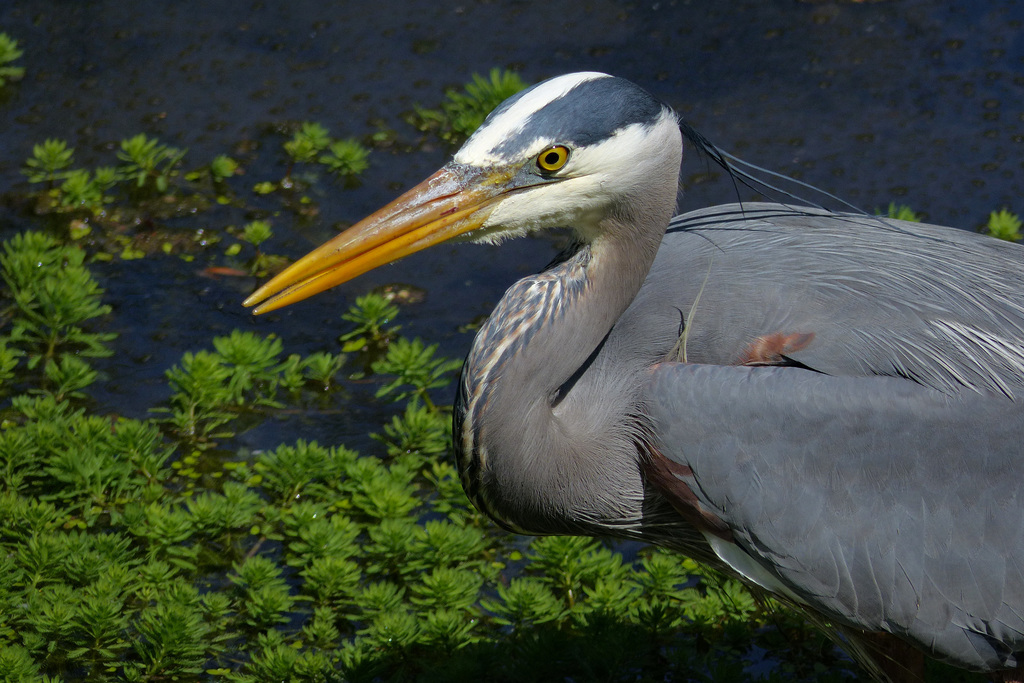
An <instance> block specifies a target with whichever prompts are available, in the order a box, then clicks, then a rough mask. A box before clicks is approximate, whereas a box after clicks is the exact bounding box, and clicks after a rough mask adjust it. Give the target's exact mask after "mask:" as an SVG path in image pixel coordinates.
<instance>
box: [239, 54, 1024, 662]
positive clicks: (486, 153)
mask: <svg viewBox="0 0 1024 683" xmlns="http://www.w3.org/2000/svg"><path fill="white" fill-rule="evenodd" d="M682 147H683V138H682V135H681V133H680V129H679V125H678V122H677V119H676V117H675V114H673V113H672V111H671V110H670V109H669V108H668V107H667V106H665V105H663V104H661V103H660V102H658V101H657V100H655V99H654V98H652V97H651V96H650V95H648V94H647V93H646V92H644V91H643V90H641V89H640V88H638V87H637V86H635V85H633V84H631V83H629V82H627V81H624V80H621V79H617V78H612V77H609V76H605V75H603V74H592V73H584V74H569V75H566V76H562V77H558V78H555V79H552V80H550V81H546V82H544V83H542V84H540V85H538V86H535V87H534V88H532V89H530V90H527V91H524V93H521V94H520V95H517V96H516V97H514V98H512V99H510V100H509V101H507V102H506V103H504V104H503V105H501V106H500V107H499V108H498V109H496V110H495V112H493V113H492V114H491V116H490V117H489V118H488V119H487V121H485V123H484V124H483V126H482V127H481V128H480V130H478V131H477V133H475V134H474V135H473V136H472V137H471V138H470V139H469V140H468V141H467V143H466V144H465V145H464V146H463V148H462V149H461V150H460V151H459V152H458V153H457V154H456V155H455V158H454V160H453V162H452V163H450V164H449V165H447V166H446V167H445V168H443V169H442V170H441V171H439V172H438V173H437V174H435V175H434V176H432V177H431V178H429V179H428V180H427V181H425V182H424V183H423V184H421V185H420V186H418V187H417V188H414V189H413V190H411V191H410V192H409V193H407V194H406V195H403V197H401V198H399V199H398V200H396V201H395V202H393V203H392V204H391V205H389V206H387V207H385V208H384V209H382V210H381V211H379V212H377V213H376V214H374V215H373V216H370V217H369V218H367V219H366V220H365V221H363V222H361V223H360V224H357V225H356V226H354V227H353V228H351V229H350V230H349V231H347V232H345V233H343V234H341V235H339V236H338V237H337V238H335V239H334V240H332V241H331V242H329V243H327V244H326V245H324V246H323V247H321V248H320V249H318V250H316V251H314V252H313V253H312V254H310V255H309V256H307V257H305V258H304V259H302V260H300V261H299V262H297V263H296V264H295V265H293V266H292V267H291V268H289V269H287V270H285V271H284V272H283V273H281V275H279V276H278V277H277V278H275V279H274V280H272V281H271V282H270V283H268V284H267V285H265V286H264V287H263V288H261V289H260V290H259V291H257V292H256V293H255V294H254V295H253V296H252V297H250V299H249V300H247V303H250V304H251V303H256V302H259V301H266V303H264V304H262V305H261V306H260V308H258V309H257V311H261V310H272V309H273V308H277V307H280V306H283V305H286V304H288V303H291V302H293V301H297V300H299V299H302V298H305V297H306V296H309V295H311V294H314V293H316V292H318V291H322V290H324V289H326V288H328V287H330V286H333V285H334V284H337V283H339V282H343V281H345V280H348V279H351V278H352V277H355V276H357V275H359V274H360V273H362V272H365V271H366V270H369V269H371V268H374V267H376V266H378V265H381V264H383V263H387V262H389V261H391V260H393V259H394V258H397V257H400V256H402V255H404V254H407V253H411V252H413V251H417V250H419V249H422V248H425V247H427V246H430V245H431V244H435V243H437V242H440V241H443V240H445V239H449V238H451V237H455V236H466V237H468V238H471V239H476V240H478V241H488V242H496V241H500V240H501V239H503V238H505V237H509V236H516V235H521V234H525V233H529V232H533V231H536V230H541V229H545V228H551V227H566V228H570V229H571V230H573V232H574V234H575V237H576V240H577V242H578V247H577V248H576V249H575V250H574V251H573V252H572V253H571V254H569V255H568V256H567V257H566V258H564V259H562V260H561V261H559V262H558V263H556V264H554V265H552V266H551V267H549V268H548V269H547V270H545V271H544V272H542V273H540V274H538V275H535V276H531V277H528V278H525V279H523V280H521V281H519V282H517V283H515V284H514V285H513V286H512V288H511V289H509V290H508V292H506V294H505V296H504V297H503V298H502V300H501V302H500V303H499V304H498V306H497V308H496V309H495V311H494V313H493V314H492V315H491V317H490V318H489V319H488V321H487V322H486V323H485V324H484V325H483V326H482V327H481V329H480V331H479V333H478V334H477V337H476V340H475V341H474V343H473V346H472V348H471V350H470V352H469V356H468V358H467V360H466V364H465V366H464V368H463V373H462V377H461V380H460V384H459V394H458V397H457V400H456V406H455V420H456V425H455V441H456V444H455V450H456V456H457V458H458V462H459V470H460V473H461V476H462V481H463V485H464V487H465V489H466V491H467V493H468V495H469V496H470V498H471V500H473V502H474V503H475V504H476V505H477V506H478V507H480V509H481V510H483V511H485V512H487V513H488V514H489V515H490V516H491V517H493V518H494V519H495V520H496V521H498V522H499V523H500V524H502V525H503V526H505V527H506V528H509V529H511V530H514V531H521V532H526V533H569V534H600V535H616V536H621V537H627V538H638V539H643V540H647V541H650V542H653V543H658V544H661V545H665V546H669V547H673V548H677V549H680V550H683V551H685V552H687V553H689V554H691V555H693V556H694V557H697V558H698V559H703V560H706V561H710V562H713V563H715V564H716V565H718V566H720V567H723V568H725V569H726V570H728V571H732V572H734V573H736V574H738V575H739V576H741V577H743V578H744V579H746V580H747V581H748V582H750V583H752V584H755V585H757V586H759V587H760V588H761V589H764V590H767V591H769V592H772V593H774V594H777V595H779V596H780V597H782V598H783V599H785V600H787V601H789V602H791V603H793V604H795V605H797V606H799V607H800V608H802V609H804V610H806V611H808V612H810V613H814V614H818V615H820V616H821V618H823V619H824V620H827V621H830V622H834V623H837V624H841V625H844V626H846V627H852V628H854V629H858V630H863V631H867V632H878V633H884V634H891V635H893V636H896V637H898V638H900V639H902V640H903V641H905V642H909V643H911V644H913V645H915V646H917V647H919V648H921V649H922V650H924V651H925V652H927V653H928V654H930V655H932V656H934V657H937V658H940V659H945V660H947V661H950V662H952V663H954V664H957V665H959V666H962V667H965V668H970V669H975V670H980V671H1002V670H1009V669H1015V668H1016V667H1017V666H1018V664H1019V662H1018V658H1019V657H1020V656H1021V655H1020V653H1021V652H1022V651H1024V539H1022V534H1024V490H1022V482H1024V477H1022V474H1024V467H1022V453H1021V450H1022V446H1021V444H1022V443H1024V421H1022V420H1021V417H1022V415H1021V400H1022V399H1024V285H1022V284H1021V282H1020V274H1021V273H1022V272H1024V248H1021V247H1019V246H1017V245H1013V244H1009V243H1005V242H1000V241H997V240H994V239H991V238H987V237H981V236H978V235H972V234H968V233H964V232H961V231H957V230H953V229H950V228H943V227H939V226H928V225H921V224H913V223H904V222H901V221H893V220H889V219H879V218H874V217H868V216H857V215H849V214H835V213H830V212H828V211H824V210H817V209H807V208H792V207H787V206H783V205H780V204H742V205H731V206H721V207H714V208H710V209H704V210H701V211H697V212H693V213H689V214H686V215H683V216H678V217H675V218H672V214H673V210H674V207H675V199H676V192H677V184H678V178H679V165H680V159H681V155H682Z"/></svg>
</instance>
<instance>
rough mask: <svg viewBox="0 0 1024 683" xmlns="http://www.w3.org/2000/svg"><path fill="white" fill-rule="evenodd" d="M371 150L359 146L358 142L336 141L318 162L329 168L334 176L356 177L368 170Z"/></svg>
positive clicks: (350, 140) (349, 140)
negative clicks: (368, 158)
mask: <svg viewBox="0 0 1024 683" xmlns="http://www.w3.org/2000/svg"><path fill="white" fill-rule="evenodd" d="M369 156H370V150H368V149H366V148H365V147H363V146H362V145H361V144H359V141H358V140H355V139H353V138H349V139H347V140H334V141H332V142H331V143H330V144H329V145H328V146H327V151H326V152H325V153H323V154H321V155H320V156H319V157H317V161H319V162H320V163H321V164H323V165H324V166H326V167H327V170H328V171H330V172H331V173H333V174H334V175H339V176H354V175H359V174H360V173H362V172H363V171H365V170H366V169H367V167H368V166H369V162H368V161H367V157H369Z"/></svg>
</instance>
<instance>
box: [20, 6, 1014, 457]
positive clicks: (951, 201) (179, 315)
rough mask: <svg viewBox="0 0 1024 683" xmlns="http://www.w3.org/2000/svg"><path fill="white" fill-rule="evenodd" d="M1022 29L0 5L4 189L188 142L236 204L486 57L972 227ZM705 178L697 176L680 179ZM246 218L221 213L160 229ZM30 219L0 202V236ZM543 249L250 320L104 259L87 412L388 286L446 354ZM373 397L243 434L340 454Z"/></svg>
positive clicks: (952, 10)
mask: <svg viewBox="0 0 1024 683" xmlns="http://www.w3.org/2000/svg"><path fill="white" fill-rule="evenodd" d="M1022 20H1024V7H1022V5H1021V4H1019V3H1016V2H1012V1H1009V0H1004V1H1001V2H980V1H979V2H925V1H923V0H907V1H901V2H878V3H810V2H796V1H793V0H789V1H781V0H780V1H778V2H764V1H763V0H756V1H752V2H729V3H725V2H720V1H719V0H695V1H693V2H681V1H676V2H673V1H660V2H653V1H648V2H639V3H634V2H558V1H549V2H540V3H531V2H479V1H475V0H466V1H465V2H460V3H450V2H436V1H425V0H424V1H416V0H411V1H407V2H387V1H385V2H377V3H366V2H325V1H324V0H315V1H314V0H292V1H289V2H269V1H267V2H241V1H238V0H232V1H231V2H227V1H219V2H216V1H214V2H211V1H210V0H183V1H178V2H174V1H169V0H135V1H134V2H130V3H126V2H124V1H123V0H107V1H92V2H90V1H86V0H83V1H75V2H73V1H71V0H14V1H13V2H12V0H6V1H5V2H2V3H0V31H5V32H7V33H8V34H10V35H11V36H12V37H14V38H16V39H17V40H18V41H19V42H20V44H21V47H22V48H23V49H24V50H25V56H24V57H23V58H22V59H21V60H20V64H21V65H22V66H24V67H25V68H26V69H27V75H26V78H25V79H24V80H23V81H21V82H20V83H18V84H16V85H14V86H13V87H8V88H6V89H5V91H4V93H3V94H2V96H0V191H12V190H14V191H16V190H18V189H19V188H20V189H25V187H26V185H25V181H24V178H23V177H22V176H21V174H20V173H19V168H20V167H21V165H22V163H23V160H24V159H25V158H26V157H27V156H29V154H30V153H31V148H32V145H33V144H34V143H38V142H40V141H42V140H43V139H44V138H46V137H59V138H64V139H67V140H68V141H69V143H70V144H71V145H73V146H74V147H75V148H76V150H77V151H76V156H77V159H76V161H77V163H78V165H84V166H94V165H102V164H111V163H114V161H113V151H112V150H113V149H114V147H115V146H116V144H117V141H118V140H120V139H121V138H123V137H128V136H130V135H133V134H135V133H138V132H145V133H147V134H148V135H151V136H157V137H159V138H160V139H161V140H162V141H164V142H166V143H169V144H172V145H175V146H179V147H187V148H188V149H189V154H188V157H187V161H186V164H185V165H186V166H193V167H194V166H198V165H200V164H203V163H206V162H207V161H208V160H209V159H210V158H212V157H213V156H215V155H216V154H220V153H229V154H236V155H238V154H239V153H238V152H236V150H237V149H241V148H244V149H257V150H259V153H254V154H248V156H246V155H245V154H241V155H239V156H240V157H242V158H244V159H245V162H246V165H247V166H246V168H247V174H246V176H245V177H244V179H241V180H238V179H236V180H237V182H238V184H237V185H236V188H237V189H238V191H244V189H245V188H246V187H249V186H251V185H252V184H253V183H255V182H258V181H260V180H276V179H279V178H280V177H281V176H282V175H283V173H284V159H283V155H282V154H280V153H279V151H276V152H275V149H277V150H279V146H280V143H281V140H282V138H281V137H280V136H275V135H273V134H272V133H271V132H270V131H272V130H273V127H274V126H275V125H277V124H280V123H282V122H287V121H302V120H316V121H319V122H321V123H323V124H324V125H326V126H328V127H329V128H330V129H331V131H332V133H333V134H335V135H337V136H349V135H355V136H365V135H368V134H370V133H372V132H373V131H374V130H375V123H374V122H375V121H383V122H384V123H385V125H387V126H389V127H391V128H393V129H394V130H395V131H396V132H397V134H398V139H399V145H397V147H398V148H401V147H403V145H409V144H412V143H414V142H415V141H416V140H417V139H418V136H417V134H416V133H415V131H413V130H412V129H411V128H410V127H409V126H408V125H406V124H405V123H403V122H402V120H401V117H400V114H401V113H402V112H404V111H408V110H410V109H412V108H413V106H414V104H416V103H422V104H424V105H428V106H435V105H436V104H437V103H438V102H439V101H440V99H441V97H442V94H443V91H444V88H445V87H448V86H456V85H459V84H461V83H463V82H465V81H466V80H468V79H469V77H470V75H471V74H472V73H473V72H480V73H485V72H486V71H487V70H489V69H490V68H491V67H492V66H502V67H507V68H514V69H517V70H519V71H520V72H521V73H522V75H523V77H524V78H525V79H526V80H528V81H537V80H540V79H542V78H545V77H548V76H551V75H555V74H558V73H562V72H567V71H574V70H581V69H587V70H601V71H607V72H611V73H614V74H616V75H619V76H624V77H626V78H629V79H631V80H634V81H636V82H638V83H640V84H641V85H643V86H645V87H646V88H648V89H650V90H651V91H653V92H654V93H655V94H656V95H657V96H659V97H661V98H663V99H665V100H667V101H668V102H670V103H671V104H673V105H674V106H675V107H676V108H677V109H678V110H679V111H680V112H682V113H683V114H684V116H685V117H686V118H687V119H688V121H689V122H690V123H691V124H692V125H693V126H694V127H695V128H696V129H697V130H699V131H701V132H703V133H704V134H705V135H706V136H708V137H709V138H710V139H712V140H713V141H715V142H716V143H717V144H718V145H720V146H721V147H723V148H725V149H728V150H731V151H733V152H734V153H736V154H738V155H740V156H742V157H743V158H745V159H747V160H749V161H751V162H754V163H757V164H760V165H762V166H766V167H769V168H772V169H775V170H778V171H782V172H787V173H798V174H799V175H800V177H802V178H803V179H804V180H805V181H807V182H810V183H813V184H815V185H818V186H820V187H822V188H824V189H826V190H828V191H831V192H834V193H837V194H840V195H842V196H843V197H845V198H847V199H849V200H850V201H852V202H853V203H855V204H857V205H859V206H861V207H863V208H865V209H868V210H871V209H874V208H876V207H884V206H886V205H888V204H889V202H891V201H896V202H901V203H906V204H909V205H911V206H912V207H914V208H915V209H917V210H919V211H923V212H924V213H925V214H926V215H927V217H928V218H929V219H930V220H932V221H933V222H939V223H945V224H951V225H955V226H959V227H963V228H966V229H976V228H977V227H978V226H979V225H981V224H983V223H984V221H985V219H986V217H987V215H988V212H989V211H990V210H993V209H997V208H1000V207H1003V206H1006V207H1009V208H1010V209H1012V210H1015V211H1017V212H1021V211H1024V204H1022V202H1021V197H1022V196H1024V192H1022V190H1024V168H1022V150H1024V37H1022V35H1024V34H1022V31H1021V28H1022ZM448 153H449V150H447V149H445V148H444V147H443V146H442V145H440V144H428V145H427V146H426V149H419V150H417V151H415V152H408V151H393V152H388V151H384V152H377V153H375V155H374V156H373V157H372V165H371V168H370V170H369V171H368V172H367V173H366V174H365V176H364V178H363V181H362V184H361V186H360V187H358V188H355V189H348V190H342V189H341V188H340V186H339V187H337V188H336V191H335V188H332V187H330V186H329V187H328V190H330V191H328V192H325V193H323V194H322V195H321V196H317V197H316V199H317V201H318V202H319V203H320V213H319V215H318V216H317V217H316V218H315V219H314V220H311V221H305V222H299V221H297V220H295V219H294V218H293V217H292V216H291V214H288V213H287V212H284V213H281V214H280V215H279V216H277V217H274V218H272V221H273V223H274V228H275V231H276V235H277V236H276V237H275V239H274V241H273V242H272V243H271V244H270V245H269V250H270V251H272V252H278V253H286V254H289V255H292V256H296V255H299V254H300V253H302V252H304V251H305V250H307V249H308V248H309V247H310V246H312V245H313V244H315V243H317V242H319V241H321V240H323V239H325V238H326V237H328V236H329V235H331V234H333V233H334V231H335V226H336V224H339V223H341V224H346V223H349V222H352V221H355V220H357V219H358V218H360V217H362V216H363V215H365V214H366V213H368V212H370V211H372V210H373V209H375V208H376V207H378V206H380V205H382V204H383V203H385V202H386V201H388V200H389V199H390V198H392V197H393V196H394V195H395V194H396V193H397V192H398V191H399V190H401V189H402V188H404V187H408V186H410V185H412V184H413V183H414V182H416V181H418V180H419V179H421V178H422V177H425V176H426V175H427V174H428V173H430V172H431V171H432V170H433V169H434V168H435V167H437V166H438V165H440V164H441V163H442V162H443V161H444V160H445V158H446V156H447V154H448ZM704 170H705V167H704V165H703V164H702V163H701V162H700V161H699V160H695V159H689V160H688V161H687V163H686V165H685V166H684V178H688V177H692V176H695V175H696V174H700V173H701V172H703V171H704ZM233 182H234V181H233ZM734 198H735V195H734V194H733V189H732V187H731V186H730V185H729V184H727V183H725V182H717V183H700V184H697V185H695V186H693V187H690V188H689V189H688V192H687V195H686V198H685V200H684V208H693V207H696V206H701V205H706V204H712V203H718V202H722V201H731V200H733V199H734ZM269 206H270V208H271V210H272V209H273V206H272V204H270V205H269ZM245 220H247V217H246V216H245V215H241V214H239V213H238V212H237V211H234V212H233V211H232V210H231V209H223V210H217V211H212V212H209V213H207V214H203V215H201V216H199V217H197V218H196V219H194V220H193V221H190V220H189V219H188V218H187V217H186V218H184V219H179V220H177V221H176V223H175V225H177V226H179V227H180V229H182V230H195V229H197V228H199V227H203V226H208V227H211V228H215V229H220V228H223V227H224V226H226V225H229V224H235V225H240V224H241V223H243V222H244V221H245ZM35 224H36V219H34V218H32V217H31V216H27V215H25V214H24V213H22V212H20V211H17V210H15V209H12V208H10V207H6V206H3V205H0V237H6V236H9V235H10V234H11V233H13V232H15V231H17V230H22V229H26V228H30V227H33V226H34V225H35ZM551 255H552V248H551V246H550V242H549V241H547V240H519V241H517V242H514V243H511V244H507V245H504V246H502V247H501V248H493V247H480V246H474V245H453V246H442V247H439V248H435V249H434V250H431V251H429V252H427V253H423V254H419V255H416V256H414V257H411V258H409V259H407V260H405V261H404V262H402V263H401V264H399V265H396V266H392V267H389V268H385V269H381V270H380V271H378V272H375V273H371V274H369V275H367V276H365V277H363V278H361V279H360V280H359V281H357V282H354V283H349V284H347V285H344V286H342V287H340V288H339V289H338V290H336V292H335V293H334V294H331V295H326V296H321V297H319V298H318V299H315V300H313V301H311V302H309V303H304V304H302V305H300V306H296V307H293V308H291V309H287V310H285V311H283V312H281V313H279V314H274V315H271V316H266V317H264V318H261V319H259V320H256V321H253V320H252V319H251V317H250V316H249V314H248V313H247V312H246V311H245V310H243V309H242V308H241V306H240V303H239V302H240V301H241V299H242V298H243V297H244V295H245V294H247V293H248V292H249V291H251V289H252V288H253V287H254V285H255V282H253V281H251V280H245V279H234V278H229V279H220V280H218V279H209V278H204V277H200V276H199V274H198V271H199V270H200V267H199V266H197V265H190V264H186V263H183V262H182V261H181V260H179V259H176V258H166V257H161V256H154V257H150V258H146V259H142V260H137V261H124V262H121V261H115V262H113V263H111V264H106V265H98V266H97V267H96V268H94V272H95V273H96V275H97V276H98V277H99V278H100V279H101V281H102V282H103V284H104V286H105V287H106V288H107V289H108V301H109V302H110V303H111V304H112V305H113V306H114V309H115V310H114V314H113V316H112V318H111V325H112V327H113V328H114V330H115V331H117V332H119V333H121V335H122V337H121V340H120V342H119V353H118V355H117V357H115V358H114V359H111V360H110V361H108V362H106V363H105V365H104V369H105V370H106V372H107V373H108V377H109V381H108V383H107V385H106V387H105V388H104V390H103V392H102V394H101V396H100V398H101V401H102V402H103V403H104V404H105V406H107V408H108V409H109V410H111V411H117V412H123V413H126V414H129V415H137V416H143V415H144V414H145V413H144V409H145V407H147V406H149V405H151V404H152V402H153V401H154V400H157V399H158V398H159V397H160V396H161V395H162V392H163V391H164V389H163V387H162V384H161V382H160V375H161V373H162V371H163V369H164V368H166V367H168V366H170V365H171V364H173V363H174V362H176V361H177V359H178V358H179V357H180V355H181V353H182V351H184V350H187V349H195V348H199V347H203V346H206V345H208V340H209V339H210V338H211V337H212V336H213V335H215V334H220V333H225V332H228V331H229V330H231V329H233V328H236V327H244V328H253V329H257V330H260V331H264V332H271V331H273V332H276V333H278V334H281V335H282V336H284V337H285V339H286V344H287V350H288V351H290V352H305V351H309V350H312V349H315V348H320V347H322V346H324V345H326V346H327V347H328V348H331V347H332V343H333V342H332V340H333V339H334V338H335V337H336V336H337V334H338V333H339V332H340V330H341V325H340V322H339V321H338V317H337V316H338V314H339V313H340V312H341V311H342V310H344V309H345V308H347V306H348V304H349V303H350V302H351V300H352V299H353V298H354V297H355V296H356V295H357V294H360V293H362V292H364V291H366V290H367V289H369V288H371V287H373V286H375V285H378V284H382V283H386V282H392V281H399V282H408V283H413V284H415V285H416V286H418V287H421V288H423V289H425V290H426V292H427V296H426V299H425V300H424V302H423V303H420V304H416V305H413V306H409V307H406V308H405V309H404V310H403V313H402V322H403V324H404V330H403V331H404V332H405V333H408V334H410V335H419V336H423V337H425V338H427V339H431V340H435V341H440V342H441V343H442V349H443V351H444V352H445V353H446V354H447V355H451V356H460V357H461V356H462V355H463V354H464V353H465V350H466V348H467V347H468V344H469V342H470V337H469V335H468V334H466V333H460V332H458V327H459V325H460V324H462V323H464V322H466V321H468V320H470V319H472V318H474V317H477V316H480V315H483V314H486V313H487V312H488V311H489V310H490V308H491V307H492V306H493V304H494V303H495V301H496V300H497V299H498V297H499V296H500V295H501V293H502V291H503V290H504V289H505V288H506V287H507V286H508V285H509V284H510V283H511V282H512V281H513V280H514V279H515V278H516V277H519V276H521V275H523V274H525V273H527V272H530V271H534V270H536V269H538V268H540V267H542V266H543V265H544V264H545V263H546V262H547V261H548V259H549V258H550V256H551ZM373 389H374V387H373V386H368V387H360V386H353V387H351V388H350V389H348V390H347V391H346V392H345V393H344V395H342V396H339V398H338V400H339V402H340V403H339V404H338V405H337V406H335V407H336V408H337V409H338V410H336V411H332V413H331V414H330V415H310V416H305V417H303V418H297V419H296V420H292V421H290V422H284V421H275V422H273V423H270V424H268V425H265V426H263V427H261V428H259V429H257V430H254V431H253V432H250V433H249V434H247V435H246V436H245V439H246V440H247V441H248V442H249V444H250V445H251V446H253V447H257V448H263V447H269V446H273V445H274V444H276V443H277V442H278V441H280V440H283V439H285V438H293V437H294V435H295V434H297V433H308V434H309V435H312V436H315V437H317V438H320V439H321V440H324V441H328V442H345V443H352V441H353V439H358V438H360V437H361V436H362V435H364V434H365V433H366V432H367V431H369V430H370V429H371V428H374V427H376V425H377V424H379V422H380V421H381V420H382V419H383V417H384V415H386V413H387V412H388V408H387V407H386V406H385V407H381V406H376V405H375V404H374V403H373V401H372V400H371V397H372V393H373ZM140 413H141V414H140ZM354 445H357V446H358V444H354Z"/></svg>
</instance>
